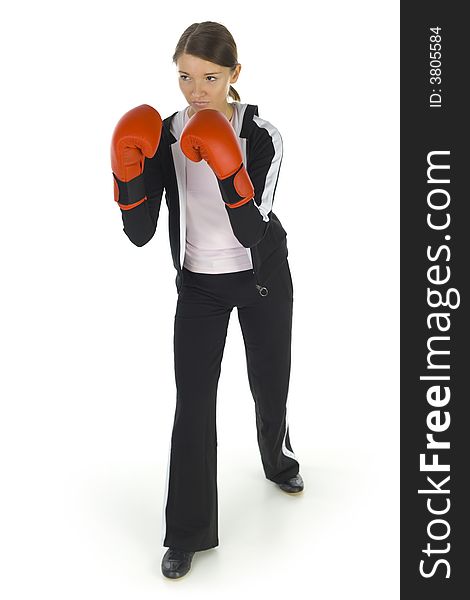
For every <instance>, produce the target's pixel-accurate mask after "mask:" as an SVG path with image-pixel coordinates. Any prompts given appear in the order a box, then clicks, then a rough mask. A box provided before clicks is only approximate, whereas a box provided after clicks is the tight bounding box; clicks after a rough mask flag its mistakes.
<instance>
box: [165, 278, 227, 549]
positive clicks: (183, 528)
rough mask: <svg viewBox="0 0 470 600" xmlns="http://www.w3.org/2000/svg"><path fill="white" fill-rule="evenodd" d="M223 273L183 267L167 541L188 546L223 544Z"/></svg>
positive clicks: (176, 338) (176, 328) (176, 331)
mask: <svg viewBox="0 0 470 600" xmlns="http://www.w3.org/2000/svg"><path fill="white" fill-rule="evenodd" d="M218 277H219V276H218V275H207V274H200V273H192V272H191V271H188V270H186V269H185V270H184V272H183V286H182V288H181V291H180V293H179V295H178V301H177V307H176V314H175V323H174V365H175V378H176V389H177V396H176V410H175V419H174V424H173V432H172V436H171V446H170V457H169V465H168V476H167V484H166V492H165V493H166V498H165V506H164V509H163V510H164V513H163V520H164V522H163V546H172V547H175V548H179V549H181V550H188V551H197V550H206V549H208V548H213V547H215V546H217V545H218V544H219V539H218V506H217V432H216V397H217V386H218V381H219V376H220V369H221V361H222V356H223V351H224V347H225V339H226V334H227V326H228V323H229V319H230V313H231V308H232V307H231V306H228V305H225V304H224V303H223V302H222V301H221V300H220V296H219V295H218V294H217V285H218V279H217V278H218ZM214 278H215V279H214Z"/></svg>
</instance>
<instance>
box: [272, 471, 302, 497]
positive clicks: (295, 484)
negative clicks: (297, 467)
mask: <svg viewBox="0 0 470 600" xmlns="http://www.w3.org/2000/svg"><path fill="white" fill-rule="evenodd" d="M277 485H278V486H279V487H280V488H281V490H284V492H288V493H289V494H297V493H298V492H301V491H302V490H303V489H304V481H303V479H302V477H301V475H300V473H297V475H295V477H291V479H288V480H287V481H284V482H283V483H278V484H277Z"/></svg>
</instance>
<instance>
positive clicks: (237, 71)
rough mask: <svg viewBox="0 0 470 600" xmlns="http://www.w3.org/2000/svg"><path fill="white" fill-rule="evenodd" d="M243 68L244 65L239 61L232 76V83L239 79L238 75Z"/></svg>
mask: <svg viewBox="0 0 470 600" xmlns="http://www.w3.org/2000/svg"><path fill="white" fill-rule="evenodd" d="M241 69H242V66H241V64H240V63H238V65H237V66H236V67H235V71H234V73H233V75H232V77H231V80H230V83H235V82H236V81H237V79H238V76H239V75H240V71H241Z"/></svg>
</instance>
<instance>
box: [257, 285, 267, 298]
mask: <svg viewBox="0 0 470 600" xmlns="http://www.w3.org/2000/svg"><path fill="white" fill-rule="evenodd" d="M256 287H257V289H258V292H259V293H260V295H261V296H267V295H268V291H269V290H268V288H267V287H265V286H264V285H258V284H256Z"/></svg>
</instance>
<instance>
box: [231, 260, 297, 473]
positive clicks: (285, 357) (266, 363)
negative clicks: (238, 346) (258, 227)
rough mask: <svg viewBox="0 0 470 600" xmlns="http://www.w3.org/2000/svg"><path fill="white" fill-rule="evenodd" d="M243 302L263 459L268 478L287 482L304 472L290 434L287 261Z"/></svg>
mask: <svg viewBox="0 0 470 600" xmlns="http://www.w3.org/2000/svg"><path fill="white" fill-rule="evenodd" d="M266 287H267V288H268V295H267V296H260V295H259V294H258V293H256V294H254V295H253V299H252V301H249V302H247V303H246V304H243V305H240V306H238V319H239V321H240V325H241V329H242V333H243V339H244V342H245V352H246V362H247V369H248V380H249V383H250V389H251V392H252V394H253V398H254V401H255V410H256V426H257V435H258V445H259V449H260V453H261V460H262V463H263V468H264V472H265V475H266V477H267V479H270V480H271V481H274V482H275V483H282V482H283V481H286V480H287V479H290V478H291V477H294V476H295V475H297V473H298V472H299V462H298V460H297V458H296V456H295V454H294V452H293V450H292V446H291V443H290V439H289V424H288V415H287V395H288V391H289V378H290V367H291V334H292V308H293V286H292V278H291V274H290V269H289V263H288V261H287V259H286V261H285V262H284V263H283V264H282V265H281V266H280V267H279V269H278V270H277V271H276V272H275V273H274V274H273V275H272V276H271V277H270V279H269V282H268V283H267V284H266Z"/></svg>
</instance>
